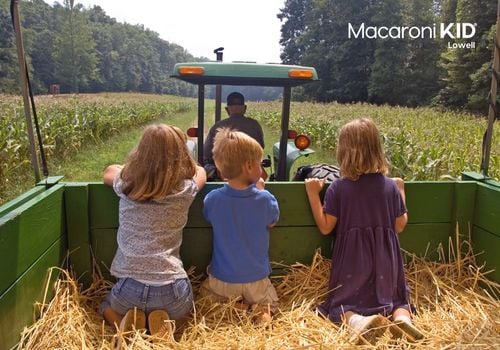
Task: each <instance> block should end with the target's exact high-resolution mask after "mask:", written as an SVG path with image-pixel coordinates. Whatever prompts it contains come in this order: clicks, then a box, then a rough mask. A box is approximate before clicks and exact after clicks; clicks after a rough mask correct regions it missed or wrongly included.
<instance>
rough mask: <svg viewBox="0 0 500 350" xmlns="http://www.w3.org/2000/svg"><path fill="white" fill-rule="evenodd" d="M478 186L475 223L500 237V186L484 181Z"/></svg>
mask: <svg viewBox="0 0 500 350" xmlns="http://www.w3.org/2000/svg"><path fill="white" fill-rule="evenodd" d="M477 186H478V187H477V195H476V209H475V220H474V225H477V226H479V227H481V228H482V229H483V230H486V231H489V232H491V233H492V234H494V235H496V236H498V237H500V188H499V189H496V188H494V187H491V186H489V185H484V184H482V183H478V184H477ZM499 248H500V246H497V249H499Z"/></svg>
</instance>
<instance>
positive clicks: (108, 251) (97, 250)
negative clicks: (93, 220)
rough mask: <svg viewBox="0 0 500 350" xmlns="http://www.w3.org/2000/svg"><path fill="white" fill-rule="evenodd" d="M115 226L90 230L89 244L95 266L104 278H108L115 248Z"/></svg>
mask: <svg viewBox="0 0 500 350" xmlns="http://www.w3.org/2000/svg"><path fill="white" fill-rule="evenodd" d="M116 231H117V229H115V228H100V229H91V230H90V244H91V246H92V252H93V254H94V259H95V262H96V264H97V266H98V267H99V268H100V269H101V272H102V273H103V275H104V277H105V278H106V279H109V278H110V274H109V268H110V267H111V262H112V261H113V257H114V256H115V252H116V248H117V246H118V244H117V243H116Z"/></svg>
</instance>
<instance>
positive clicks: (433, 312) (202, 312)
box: [18, 243, 500, 350]
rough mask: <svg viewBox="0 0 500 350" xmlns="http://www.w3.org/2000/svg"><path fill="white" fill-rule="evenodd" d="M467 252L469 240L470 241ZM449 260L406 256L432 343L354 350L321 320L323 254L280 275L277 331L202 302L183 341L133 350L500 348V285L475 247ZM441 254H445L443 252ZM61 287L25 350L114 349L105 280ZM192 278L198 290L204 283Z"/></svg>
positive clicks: (137, 345)
mask: <svg viewBox="0 0 500 350" xmlns="http://www.w3.org/2000/svg"><path fill="white" fill-rule="evenodd" d="M465 244H466V246H467V247H468V245H467V243H465ZM468 250H469V251H468V252H467V253H466V254H464V255H462V256H460V257H457V256H456V255H455V254H454V252H453V251H451V252H450V254H449V256H451V258H450V259H449V260H445V259H444V258H443V259H441V262H439V263H437V262H429V261H426V260H424V259H421V258H417V257H415V256H410V255H407V256H406V258H407V261H408V263H407V266H406V273H407V278H408V282H409V284H410V288H411V300H412V302H413V303H414V304H415V306H416V307H417V312H418V313H417V314H416V315H415V317H414V322H415V325H416V326H417V327H418V328H419V329H420V330H421V331H422V333H424V335H425V340H424V341H422V342H419V343H410V342H408V341H407V340H406V339H405V338H402V339H394V338H392V337H391V335H390V332H385V334H384V335H383V336H382V337H381V338H379V340H378V342H377V343H376V344H375V345H374V346H368V345H366V346H361V347H360V346H355V345H353V343H352V342H350V339H351V333H350V329H349V327H347V326H345V325H341V326H336V325H334V324H332V323H331V322H330V321H328V320H324V319H323V318H321V317H319V316H317V315H316V314H315V312H314V305H315V304H316V303H318V302H320V301H321V300H323V299H324V296H325V294H326V291H327V285H328V276H329V269H330V260H328V259H325V258H323V257H321V255H320V254H318V253H316V254H315V256H314V259H313V262H312V264H311V265H310V266H306V265H301V264H297V265H294V266H291V267H289V268H288V269H287V271H288V272H287V273H286V275H284V276H282V277H279V278H275V279H274V280H273V282H274V283H275V286H276V289H277V292H278V295H279V296H280V312H279V313H278V314H277V315H276V316H275V317H274V319H273V322H272V325H271V327H268V328H266V327H264V326H258V325H254V324H253V323H252V321H251V319H252V317H251V316H252V315H251V314H246V313H244V312H242V311H239V310H237V309H236V308H234V307H233V306H232V305H231V304H216V305H210V304H209V303H208V302H207V300H204V299H203V298H198V299H197V300H196V304H195V308H196V312H195V315H194V319H193V321H192V322H191V323H190V324H189V326H188V327H187V328H186V329H185V330H184V331H183V332H182V334H179V335H178V336H177V337H176V338H177V339H176V340H175V341H174V340H162V341H159V342H158V341H156V342H153V339H152V338H151V337H150V336H149V335H147V334H146V333H145V332H144V331H143V332H141V331H137V332H135V333H133V334H129V335H128V339H129V341H128V345H127V346H126V347H125V348H129V349H162V348H163V349H166V348H168V349H202V348H203V349H290V348H311V349H319V348H351V347H353V348H363V347H367V348H370V347H376V348H378V349H401V348H403V349H404V348H411V349H419V348H422V349H423V348H426V349H448V348H473V349H490V348H491V349H493V348H495V349H496V348H498V347H499V346H500V320H499V319H498V315H499V314H500V301H499V296H500V286H499V285H498V284H495V283H493V282H491V281H488V280H487V279H486V278H485V272H483V271H482V270H481V269H480V268H478V267H477V266H476V265H475V263H474V255H473V254H472V252H471V250H470V249H468ZM440 255H441V256H442V257H444V254H443V249H441V251H440ZM61 276H62V277H61V278H60V279H59V280H58V282H57V284H56V295H55V297H54V298H53V300H52V301H51V302H50V303H49V304H40V305H39V308H40V310H41V317H40V319H39V320H38V321H37V322H36V323H35V324H33V325H32V326H31V327H30V328H26V329H25V330H24V332H23V333H22V335H21V341H20V343H19V346H18V348H19V349H53V348H65V349H75V350H76V349H112V345H111V344H112V338H113V336H114V335H115V331H114V329H113V328H112V327H109V326H105V325H104V324H103V321H102V318H101V316H100V315H99V314H98V313H97V312H96V310H97V306H98V305H99V303H100V301H101V300H102V298H103V297H104V295H105V294H106V293H107V291H108V289H109V288H110V284H109V282H106V281H104V280H102V279H101V278H99V277H96V278H95V279H94V283H93V285H92V286H91V287H90V288H89V289H86V290H80V289H79V288H78V285H77V282H76V281H75V280H74V279H72V278H71V276H70V274H69V273H68V272H67V271H64V270H63V271H62V274H61ZM199 282H200V281H199V279H197V278H193V287H194V289H195V292H196V289H197V288H198V286H199Z"/></svg>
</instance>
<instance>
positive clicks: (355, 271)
mask: <svg viewBox="0 0 500 350" xmlns="http://www.w3.org/2000/svg"><path fill="white" fill-rule="evenodd" d="M337 160H338V162H339V165H340V172H341V174H342V177H341V178H340V179H339V180H337V181H335V182H333V183H332V184H331V185H330V187H329V188H328V189H327V191H326V194H325V198H324V204H323V205H322V204H321V200H320V197H319V193H320V191H321V189H322V187H323V185H324V182H323V181H322V180H319V179H314V178H312V179H306V183H305V186H306V191H307V196H308V198H309V203H310V205H311V210H312V213H313V216H314V220H315V221H316V225H317V226H318V228H319V230H320V231H321V233H322V234H324V235H327V234H329V233H330V232H332V230H333V229H334V228H335V227H336V228H337V233H336V240H335V246H334V250H333V258H332V269H331V272H330V280H329V286H328V287H329V290H330V293H329V295H328V298H327V300H326V301H325V302H324V303H323V304H322V305H320V306H319V307H318V309H319V311H320V312H321V313H322V314H323V315H325V316H326V317H328V318H329V319H330V320H332V321H333V322H340V321H342V320H344V321H345V322H346V323H347V324H348V325H349V326H351V327H352V328H353V329H354V330H355V331H356V333H357V334H359V335H362V336H363V338H365V339H368V340H370V341H373V340H375V339H376V338H377V337H378V336H380V335H381V334H382V333H383V332H385V330H386V329H387V327H385V326H389V325H390V328H391V331H392V333H393V334H395V335H398V336H401V335H402V334H403V333H405V334H406V335H407V336H408V338H410V339H411V340H417V339H420V338H422V334H421V333H420V332H419V331H418V330H417V329H416V328H415V327H414V326H413V325H412V321H411V318H410V311H411V308H410V303H409V300H408V286H407V283H406V279H405V275H404V268H403V260H402V257H401V252H400V247H399V240H398V234H399V233H401V231H403V229H404V227H405V226H406V223H407V221H408V217H407V213H406V205H405V193H404V183H403V180H402V179H399V178H394V179H391V178H388V177H386V176H385V175H386V174H387V172H388V163H387V161H386V159H385V155H384V151H383V148H382V144H381V140H380V134H379V132H378V129H377V127H376V126H375V124H374V123H373V121H372V120H371V119H367V118H360V119H356V120H353V121H351V122H350V123H348V124H346V125H345V126H344V127H342V129H341V131H340V135H339V140H338V145H337ZM385 316H389V317H392V320H393V322H394V323H393V324H392V325H391V323H390V322H389V320H388V319H387V318H386V317H385Z"/></svg>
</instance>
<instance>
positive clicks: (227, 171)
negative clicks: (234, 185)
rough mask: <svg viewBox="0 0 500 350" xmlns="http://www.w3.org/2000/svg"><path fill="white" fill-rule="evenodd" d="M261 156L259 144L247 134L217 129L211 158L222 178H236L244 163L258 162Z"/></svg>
mask: <svg viewBox="0 0 500 350" xmlns="http://www.w3.org/2000/svg"><path fill="white" fill-rule="evenodd" d="M263 154H264V151H263V149H262V147H261V146H260V144H259V143H258V142H257V141H255V140H254V139H253V138H252V137H250V136H248V135H247V134H245V133H243V132H241V131H236V130H231V129H229V128H222V129H217V134H216V135H215V138H214V148H213V157H214V161H215V165H216V166H217V169H219V171H220V172H221V173H222V176H223V177H224V178H226V179H233V178H235V177H237V176H238V175H240V174H241V170H242V166H243V164H244V163H245V162H246V161H260V160H261V159H262V155H263Z"/></svg>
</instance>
